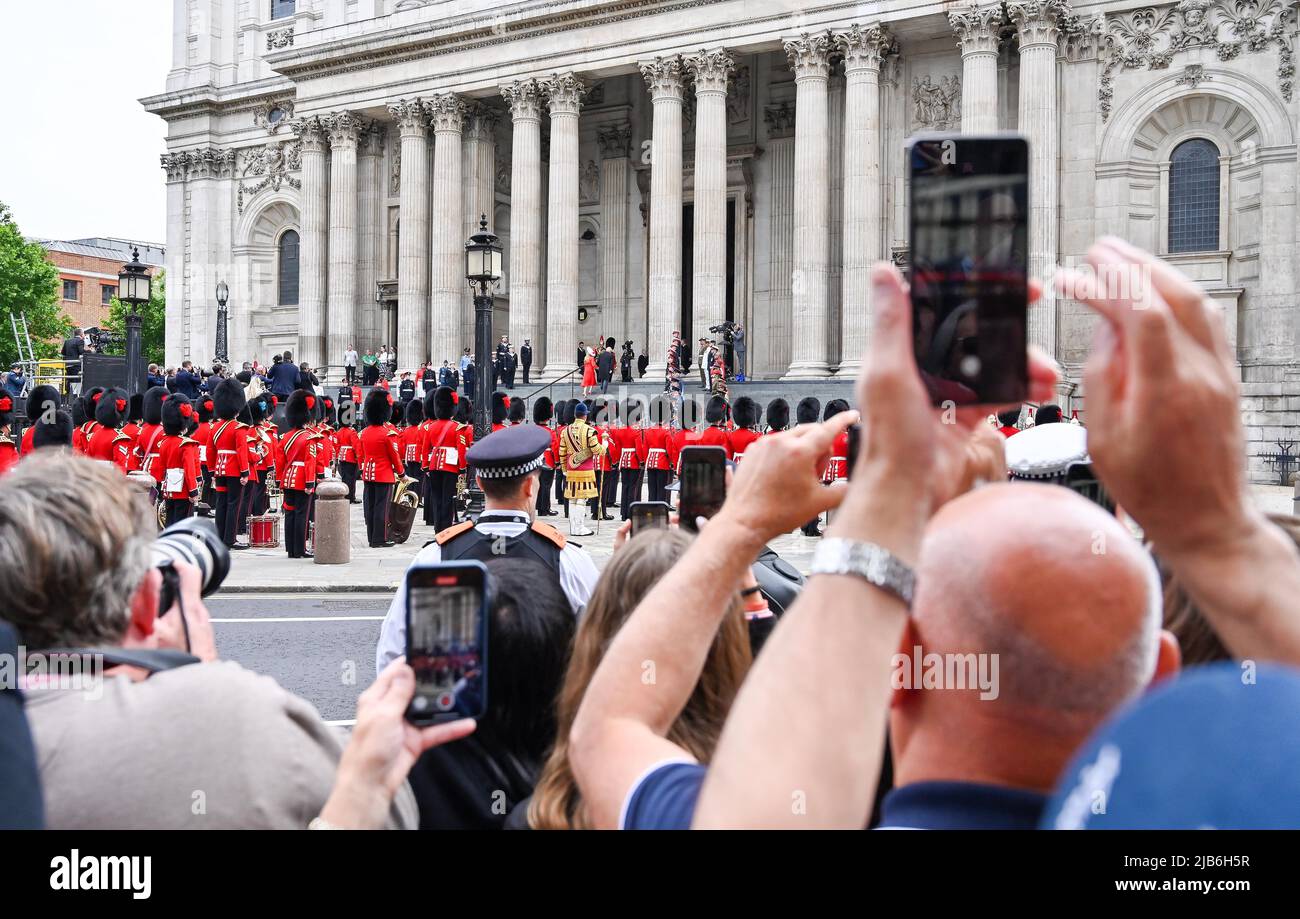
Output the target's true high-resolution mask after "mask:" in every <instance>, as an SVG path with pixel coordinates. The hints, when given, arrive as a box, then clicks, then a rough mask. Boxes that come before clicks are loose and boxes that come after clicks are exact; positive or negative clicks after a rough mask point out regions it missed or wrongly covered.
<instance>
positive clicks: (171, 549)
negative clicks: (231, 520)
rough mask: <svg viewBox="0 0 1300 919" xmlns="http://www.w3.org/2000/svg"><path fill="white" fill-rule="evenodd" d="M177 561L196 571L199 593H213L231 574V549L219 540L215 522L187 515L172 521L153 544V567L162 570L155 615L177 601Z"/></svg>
mask: <svg viewBox="0 0 1300 919" xmlns="http://www.w3.org/2000/svg"><path fill="white" fill-rule="evenodd" d="M176 562H185V563H186V564H189V565H193V566H194V567H195V568H197V569H198V570H199V581H200V593H201V594H202V595H203V596H205V597H206V596H209V595H211V594H213V593H215V592H216V591H217V590H218V589H219V588H220V587H221V583H222V582H223V581H224V580H225V579H226V575H228V574H229V573H230V550H229V549H227V548H226V545H225V543H223V542H222V541H221V536H220V535H218V533H217V525H216V524H215V523H213V522H212V521H211V520H209V519H207V518H206V517H189V518H187V519H185V520H182V521H180V522H179V523H173V524H172V525H171V526H169V527H168V528H167V529H165V530H163V531H162V533H160V534H159V535H158V538H157V539H155V540H154V543H153V566H154V567H155V568H158V569H160V570H162V572H163V583H162V589H161V590H160V591H159V594H158V615H159V616H161V615H163V614H164V613H165V612H167V610H169V609H171V608H172V604H174V603H175V602H176V590H177V583H176V578H175V576H174V573H173V574H172V575H170V576H169V575H168V572H169V571H172V572H174V570H175V563H176Z"/></svg>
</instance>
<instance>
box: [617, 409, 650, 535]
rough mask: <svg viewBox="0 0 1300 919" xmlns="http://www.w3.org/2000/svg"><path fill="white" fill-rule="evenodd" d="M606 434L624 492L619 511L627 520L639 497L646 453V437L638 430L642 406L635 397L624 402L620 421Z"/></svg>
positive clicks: (639, 428)
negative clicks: (610, 443) (620, 422)
mask: <svg viewBox="0 0 1300 919" xmlns="http://www.w3.org/2000/svg"><path fill="white" fill-rule="evenodd" d="M609 437H610V441H611V442H612V450H611V452H612V453H613V454H614V462H615V463H616V464H617V465H618V477H619V486H620V489H621V492H622V495H623V500H622V502H621V503H620V505H619V510H620V515H621V517H622V519H624V520H628V519H630V518H631V516H632V504H633V503H634V502H635V501H638V500H640V497H641V469H642V467H643V466H644V465H645V461H646V454H647V450H646V444H645V437H644V436H642V432H641V406H640V404H639V403H638V402H637V400H635V399H628V400H627V402H626V404H625V405H624V406H623V412H622V424H620V425H618V426H617V427H615V428H613V429H612V430H611V431H610V432H609Z"/></svg>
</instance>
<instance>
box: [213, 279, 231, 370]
mask: <svg viewBox="0 0 1300 919" xmlns="http://www.w3.org/2000/svg"><path fill="white" fill-rule="evenodd" d="M229 302H230V288H229V287H228V286H226V282H225V281H218V282H217V354H216V357H217V360H218V361H219V362H220V363H221V366H223V367H225V366H226V364H227V363H228V362H229V360H230V356H229V355H228V354H227V353H226V319H227V317H228V316H229V313H227V312H226V304H227V303H229Z"/></svg>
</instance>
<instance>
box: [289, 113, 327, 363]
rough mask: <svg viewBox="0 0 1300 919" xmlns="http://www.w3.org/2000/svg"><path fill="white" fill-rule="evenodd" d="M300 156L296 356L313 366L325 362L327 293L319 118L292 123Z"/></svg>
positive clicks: (323, 150)
mask: <svg viewBox="0 0 1300 919" xmlns="http://www.w3.org/2000/svg"><path fill="white" fill-rule="evenodd" d="M294 132H295V133H296V134H297V135H298V140H299V143H300V147H301V160H302V234H301V236H302V247H301V249H300V250H299V263H298V264H299V277H300V281H299V291H298V304H299V306H298V316H299V322H298V353H297V354H296V355H295V357H296V359H297V360H298V361H299V362H300V363H301V362H302V361H306V362H307V363H309V364H311V365H312V366H313V367H319V366H320V365H322V364H323V363H325V297H326V293H327V288H326V284H327V277H328V269H329V265H328V263H327V258H328V248H327V247H328V244H329V237H328V235H327V234H328V229H327V228H328V227H329V207H330V202H329V172H328V169H329V165H328V163H327V162H326V159H325V154H326V151H327V150H328V149H329V140H328V138H327V137H326V133H325V127H324V125H323V124H322V123H321V121H320V119H319V118H306V119H303V120H302V121H299V122H297V123H295V124H294Z"/></svg>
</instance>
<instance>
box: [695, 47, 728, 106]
mask: <svg viewBox="0 0 1300 919" xmlns="http://www.w3.org/2000/svg"><path fill="white" fill-rule="evenodd" d="M685 63H686V69H687V70H689V71H690V72H691V75H692V76H693V77H695V95H697V96H702V95H707V94H710V93H712V94H714V95H722V96H725V95H726V94H727V80H728V79H729V78H730V76H731V72H732V71H733V70H735V69H736V59H735V58H733V57H732V56H731V55H730V54H729V53H727V49H726V48H714V49H713V50H711V51H710V50H708V49H707V48H701V49H700V51H699V53H698V54H692V55H691V56H690V57H688V58H686V59H685Z"/></svg>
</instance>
